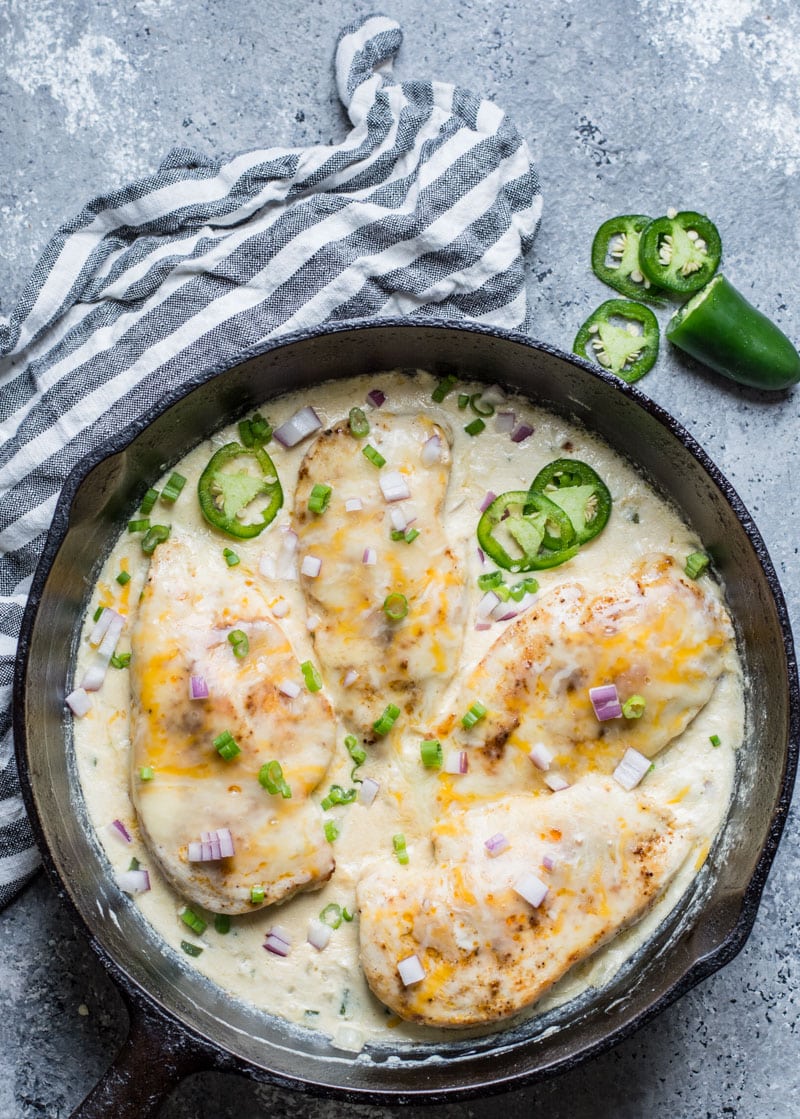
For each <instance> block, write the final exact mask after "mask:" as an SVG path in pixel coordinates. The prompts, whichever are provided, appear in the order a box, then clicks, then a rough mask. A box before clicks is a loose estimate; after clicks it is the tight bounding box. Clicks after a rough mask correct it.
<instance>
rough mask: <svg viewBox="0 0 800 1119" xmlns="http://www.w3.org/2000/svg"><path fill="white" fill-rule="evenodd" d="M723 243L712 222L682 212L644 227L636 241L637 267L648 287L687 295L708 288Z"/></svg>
mask: <svg viewBox="0 0 800 1119" xmlns="http://www.w3.org/2000/svg"><path fill="white" fill-rule="evenodd" d="M721 255H722V241H721V240H720V236H719V231H718V229H717V227H716V226H715V225H714V223H713V222H712V221H710V220H709V219H708V218H707V217H704V216H703V214H697V213H695V211H694V210H681V211H680V213H673V211H670V213H669V214H668V215H667V216H666V217H663V218H656V219H655V220H654V221H651V222H650V223H649V225H646V226H645V227H644V229H643V230H642V232H641V236H640V238H639V267H640V268H641V270H642V273H643V274H644V275H645V276H647V278H648V280H650V282H651V283H653V284H657V285H658V286H659V287H661V288H664V289H665V290H666V291H668V292H676V293H677V294H679V295H688V294H690V293H691V292H693V291H698V290H699V289H700V288H701V287H703V285H704V284H707V283H708V281H709V280H710V279H711V277H712V276H713V275H714V273H715V272H716V270H717V266H718V265H719V258H720V256H721Z"/></svg>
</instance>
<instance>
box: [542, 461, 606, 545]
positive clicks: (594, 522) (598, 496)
mask: <svg viewBox="0 0 800 1119" xmlns="http://www.w3.org/2000/svg"><path fill="white" fill-rule="evenodd" d="M536 494H540V495H544V496H545V497H547V498H549V500H550V501H551V502H552V503H553V504H554V505H557V506H558V507H559V508H560V509H562V510H563V512H564V513H566V514H567V516H568V517H569V519H570V522H571V524H572V526H573V529H574V532H575V543H576V544H579V545H580V544H585V543H586V542H587V540H593V539H594V537H595V536H597V535H598V533H600V532H602V530H603V529H604V528H605V526H606V524H607V522H608V518H609V517H610V515H611V505H612V501H611V494H610V493H609V491H608V486H607V485H606V484H605V482H604V481H603V479H602V478H601V477H600V475H599V474H598V473H597V472H596V471H595V470H593V469H592V467H591V466H589V465H588V464H587V463H585V462H580V461H579V460H578V459H572V458H558V459H556V460H555V462H551V463H549V464H548V465H547V466H545V467H543V468H542V469H541V470H540V471H539V473H538V474H537V475H536V477H535V478H534V479H533V481H532V482H531V488H530V490H529V491H528V497H529V499H530V500H531V502H532V498H533V496H534V495H536ZM531 507H533V506H532V504H531ZM527 510H528V506H527V505H526V507H525V511H526V512H527Z"/></svg>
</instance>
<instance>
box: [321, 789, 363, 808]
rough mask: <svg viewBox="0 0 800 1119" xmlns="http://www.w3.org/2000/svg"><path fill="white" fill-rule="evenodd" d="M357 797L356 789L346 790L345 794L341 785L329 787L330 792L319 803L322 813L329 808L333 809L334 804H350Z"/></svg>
mask: <svg viewBox="0 0 800 1119" xmlns="http://www.w3.org/2000/svg"><path fill="white" fill-rule="evenodd" d="M357 796H358V790H357V789H348V790H347V792H345V790H344V789H343V788H342V786H341V785H331V788H330V792H329V793H328V795H327V796H326V797H325V799H324V800H323V801H321V802H320V803H321V805H322V808H323V809H324V811H325V812H327V811H328V809H329V808H333V806H334V804H352V803H353V801H354V800H355V799H356V797H357Z"/></svg>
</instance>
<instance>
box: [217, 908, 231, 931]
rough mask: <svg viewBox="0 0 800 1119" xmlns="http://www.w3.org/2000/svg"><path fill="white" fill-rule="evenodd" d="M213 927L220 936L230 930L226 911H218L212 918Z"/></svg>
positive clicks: (229, 920) (229, 921)
mask: <svg viewBox="0 0 800 1119" xmlns="http://www.w3.org/2000/svg"><path fill="white" fill-rule="evenodd" d="M214 928H215V929H216V930H217V932H218V933H219V934H220V936H224V935H225V933H228V932H230V931H231V919H230V917H229V916H228V914H227V913H218V914H217V915H216V917H215V918H214Z"/></svg>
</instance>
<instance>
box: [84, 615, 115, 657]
mask: <svg viewBox="0 0 800 1119" xmlns="http://www.w3.org/2000/svg"><path fill="white" fill-rule="evenodd" d="M115 613H116V611H115V610H111V609H110V608H109V607H108V606H104V607H103V609H102V610H101V611H100V617H99V618H98V619H97V621H96V622H95V623H94V628H93V629H92V632H91V633H90V634H89V644H90V645H91V646H92V648H93V649H96V648H97V646H98V645H99V644H100V642H101V641H102V640H103V638H104V637H105V635H106V630H107V629H108V627H109V625H110V623H111V619H112V618H113V617H114V614H115Z"/></svg>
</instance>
